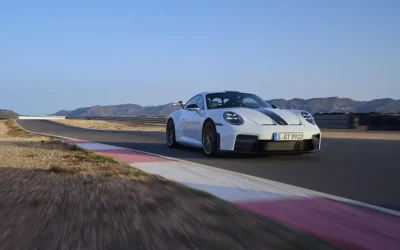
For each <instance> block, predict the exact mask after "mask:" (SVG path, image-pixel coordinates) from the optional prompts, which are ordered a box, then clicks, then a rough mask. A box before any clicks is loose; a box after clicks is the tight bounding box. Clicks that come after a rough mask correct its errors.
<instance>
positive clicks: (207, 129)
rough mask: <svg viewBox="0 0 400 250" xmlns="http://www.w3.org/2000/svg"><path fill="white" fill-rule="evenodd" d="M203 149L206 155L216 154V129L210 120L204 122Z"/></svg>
mask: <svg viewBox="0 0 400 250" xmlns="http://www.w3.org/2000/svg"><path fill="white" fill-rule="evenodd" d="M203 151H204V153H205V154H206V155H208V156H214V155H216V154H217V131H216V129H215V125H214V123H213V122H212V121H206V124H204V128H203Z"/></svg>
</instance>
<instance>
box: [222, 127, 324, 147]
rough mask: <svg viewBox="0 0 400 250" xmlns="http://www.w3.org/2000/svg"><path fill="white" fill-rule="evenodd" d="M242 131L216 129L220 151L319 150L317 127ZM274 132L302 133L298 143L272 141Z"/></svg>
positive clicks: (319, 140)
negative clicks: (302, 136) (302, 135)
mask: <svg viewBox="0 0 400 250" xmlns="http://www.w3.org/2000/svg"><path fill="white" fill-rule="evenodd" d="M224 127H225V126H224ZM249 131H250V132H248V131H243V130H241V129H236V128H233V129H228V128H227V127H225V128H222V127H220V128H218V127H217V133H218V140H219V142H218V146H219V149H220V151H233V152H242V153H246V152H247V153H263V152H265V153H290V152H293V153H314V152H319V151H320V149H321V139H322V138H321V132H320V130H319V128H318V127H316V126H313V127H304V126H285V127H284V126H276V127H275V126H273V127H268V128H262V129H261V130H258V131H257V130H249ZM275 132H302V133H303V134H304V139H303V140H300V141H274V140H273V133H275Z"/></svg>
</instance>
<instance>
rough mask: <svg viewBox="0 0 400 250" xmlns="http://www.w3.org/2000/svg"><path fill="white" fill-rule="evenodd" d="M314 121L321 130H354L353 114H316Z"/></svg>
mask: <svg viewBox="0 0 400 250" xmlns="http://www.w3.org/2000/svg"><path fill="white" fill-rule="evenodd" d="M314 119H315V122H316V123H317V125H318V127H320V128H336V129H350V128H354V126H352V121H353V116H352V115H351V114H315V115H314ZM355 127H357V126H355Z"/></svg>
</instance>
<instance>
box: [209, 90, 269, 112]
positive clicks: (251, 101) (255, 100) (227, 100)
mask: <svg viewBox="0 0 400 250" xmlns="http://www.w3.org/2000/svg"><path fill="white" fill-rule="evenodd" d="M206 100H207V109H218V108H242V107H243V108H251V109H257V108H272V107H271V105H269V104H268V103H267V102H266V101H264V100H263V99H261V98H260V97H258V96H257V95H254V94H249V93H240V92H220V93H212V94H207V95H206Z"/></svg>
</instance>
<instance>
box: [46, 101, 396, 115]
mask: <svg viewBox="0 0 400 250" xmlns="http://www.w3.org/2000/svg"><path fill="white" fill-rule="evenodd" d="M267 102H268V103H270V104H274V105H277V106H278V107H280V108H283V109H301V110H306V111H308V112H311V113H313V114H315V113H318V112H356V113H370V112H377V113H398V112H400V100H394V99H391V98H384V99H375V100H372V101H355V100H352V99H350V98H339V97H326V98H312V99H299V98H294V99H291V100H285V99H273V100H267ZM178 109H179V107H178V106H171V103H168V104H163V105H158V106H140V105H137V104H121V105H109V106H100V105H97V106H92V107H85V108H78V109H76V110H73V111H68V110H60V111H58V112H57V113H55V114H54V115H61V116H68V117H83V116H120V117H121V116H165V115H169V114H170V113H172V112H174V111H176V110H178Z"/></svg>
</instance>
